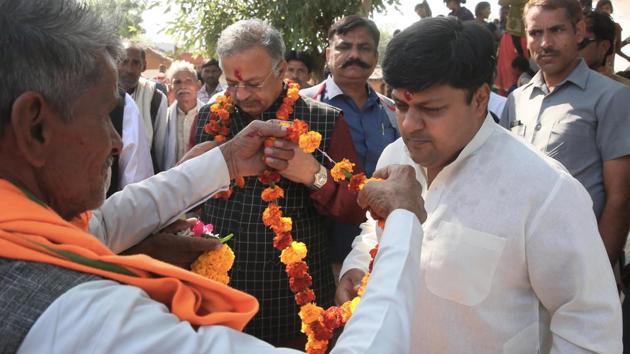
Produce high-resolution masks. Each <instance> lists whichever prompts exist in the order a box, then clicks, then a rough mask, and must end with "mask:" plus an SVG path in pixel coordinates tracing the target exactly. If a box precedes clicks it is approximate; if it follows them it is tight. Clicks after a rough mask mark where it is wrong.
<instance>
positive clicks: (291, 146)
mask: <svg viewBox="0 0 630 354" xmlns="http://www.w3.org/2000/svg"><path fill="white" fill-rule="evenodd" d="M265 157H266V158H265V163H266V164H267V166H269V167H271V168H273V169H276V170H277V171H278V173H280V175H282V177H284V178H286V179H288V180H290V181H293V182H296V183H301V184H304V185H306V186H311V185H313V183H314V182H315V174H316V173H317V171H319V162H317V160H315V158H314V157H313V155H311V154H307V153H305V152H304V151H302V149H300V147H299V146H298V145H297V144H295V143H293V142H291V141H288V140H284V139H276V140H275V141H274V143H273V146H272V147H266V148H265ZM285 165H286V167H284V166H285ZM282 167H284V168H282Z"/></svg>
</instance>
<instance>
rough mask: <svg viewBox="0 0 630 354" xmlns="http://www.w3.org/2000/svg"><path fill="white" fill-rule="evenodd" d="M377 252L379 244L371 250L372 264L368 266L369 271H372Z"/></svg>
mask: <svg viewBox="0 0 630 354" xmlns="http://www.w3.org/2000/svg"><path fill="white" fill-rule="evenodd" d="M376 253H378V244H377V245H376V246H374V248H372V249H371V250H370V257H371V258H370V265H369V266H368V272H369V273H371V272H372V267H373V266H374V258H376Z"/></svg>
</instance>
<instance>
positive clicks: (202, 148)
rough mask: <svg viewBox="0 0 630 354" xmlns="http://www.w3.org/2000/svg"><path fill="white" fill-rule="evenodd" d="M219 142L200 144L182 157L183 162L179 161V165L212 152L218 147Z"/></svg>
mask: <svg viewBox="0 0 630 354" xmlns="http://www.w3.org/2000/svg"><path fill="white" fill-rule="evenodd" d="M217 145H218V144H217V142H216V141H204V142H202V143H199V144H197V145H195V146H193V147H192V148H191V149H190V150H188V151H187V152H186V153H185V154H184V156H182V158H181V160H179V161H178V162H177V164H178V165H180V164H182V163H184V161H187V160H190V159H192V158H194V157H197V156H199V155H202V154H203V153H205V152H207V151H210V150H212V149H214V148H215V147H217Z"/></svg>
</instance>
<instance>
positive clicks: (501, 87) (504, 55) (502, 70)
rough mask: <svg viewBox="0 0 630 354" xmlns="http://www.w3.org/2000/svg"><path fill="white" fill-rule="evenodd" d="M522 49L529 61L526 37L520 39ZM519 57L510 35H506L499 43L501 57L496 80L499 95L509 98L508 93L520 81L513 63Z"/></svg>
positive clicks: (495, 84) (498, 60)
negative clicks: (513, 69)
mask: <svg viewBox="0 0 630 354" xmlns="http://www.w3.org/2000/svg"><path fill="white" fill-rule="evenodd" d="M520 40H521V48H523V55H524V56H525V59H529V51H527V40H526V39H525V36H523V37H521V38H520ZM517 56H518V51H517V50H516V47H515V46H514V42H513V41H512V36H511V35H510V34H509V33H504V34H503V37H501V42H500V43H499V57H498V58H497V77H496V79H495V80H494V86H496V88H497V90H498V93H499V94H500V95H502V96H507V91H508V90H509V89H510V87H512V85H514V84H515V83H516V82H517V81H518V76H516V75H515V74H514V72H513V71H512V62H513V61H514V59H516V57H517Z"/></svg>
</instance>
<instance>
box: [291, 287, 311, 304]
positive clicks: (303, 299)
mask: <svg viewBox="0 0 630 354" xmlns="http://www.w3.org/2000/svg"><path fill="white" fill-rule="evenodd" d="M313 301H315V293H314V292H313V290H312V289H304V290H302V291H300V292H299V293H296V294H295V303H296V304H297V305H298V306H303V305H306V304H308V303H309V302H313Z"/></svg>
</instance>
